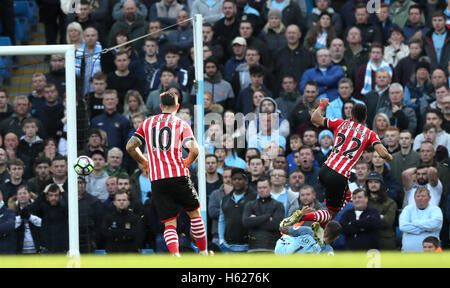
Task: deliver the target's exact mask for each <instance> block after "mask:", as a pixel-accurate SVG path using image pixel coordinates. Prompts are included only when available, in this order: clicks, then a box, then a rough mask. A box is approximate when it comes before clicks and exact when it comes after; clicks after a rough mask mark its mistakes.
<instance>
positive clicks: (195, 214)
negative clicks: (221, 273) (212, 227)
mask: <svg viewBox="0 0 450 288" xmlns="http://www.w3.org/2000/svg"><path fill="white" fill-rule="evenodd" d="M187 214H188V215H189V217H190V218H191V233H192V236H193V237H194V239H195V244H196V245H197V247H198V253H199V254H206V255H207V254H208V251H207V250H206V230H205V224H204V223H203V218H202V216H201V215H200V211H199V210H198V209H197V210H194V211H187Z"/></svg>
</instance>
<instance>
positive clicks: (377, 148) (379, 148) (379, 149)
mask: <svg viewBox="0 0 450 288" xmlns="http://www.w3.org/2000/svg"><path fill="white" fill-rule="evenodd" d="M373 149H375V151H377V153H378V155H380V157H381V158H383V159H384V160H386V161H392V155H391V154H390V153H389V152H388V151H387V149H386V147H384V145H383V144H381V142H378V143H375V145H374V146H373Z"/></svg>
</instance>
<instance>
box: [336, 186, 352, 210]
mask: <svg viewBox="0 0 450 288" xmlns="http://www.w3.org/2000/svg"><path fill="white" fill-rule="evenodd" d="M351 200H352V191H350V190H348V191H347V193H346V194H345V200H344V204H342V207H341V209H340V210H339V211H342V209H344V207H345V205H347V204H348V202H350V201H351Z"/></svg>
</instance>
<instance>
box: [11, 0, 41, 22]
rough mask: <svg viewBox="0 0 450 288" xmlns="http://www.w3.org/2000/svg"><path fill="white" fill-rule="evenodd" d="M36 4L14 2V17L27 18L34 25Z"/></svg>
mask: <svg viewBox="0 0 450 288" xmlns="http://www.w3.org/2000/svg"><path fill="white" fill-rule="evenodd" d="M35 6H36V3H33V2H28V1H14V16H16V18H17V17H25V18H27V20H28V22H29V23H32V24H34V22H35V21H36V20H35V19H34V18H35V17H34V8H35Z"/></svg>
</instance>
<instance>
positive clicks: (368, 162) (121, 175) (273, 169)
mask: <svg viewBox="0 0 450 288" xmlns="http://www.w3.org/2000/svg"><path fill="white" fill-rule="evenodd" d="M37 3H38V5H39V12H40V21H41V22H42V23H44V25H45V36H46V41H47V43H48V44H56V43H70V44H74V45H75V48H76V67H75V71H76V75H77V106H76V107H70V109H76V111H77V130H78V131H77V145H78V146H77V147H78V151H79V152H78V154H79V155H88V156H90V157H91V158H92V159H93V161H94V163H95V168H94V171H93V172H92V174H91V175H89V176H87V177H79V178H78V195H79V197H78V199H79V210H80V212H79V217H80V221H79V225H80V229H79V231H80V250H81V252H82V253H93V252H95V251H99V250H105V251H106V253H115V252H138V251H141V250H142V249H153V250H154V251H155V252H156V253H164V252H167V251H168V250H167V247H166V246H165V242H164V237H163V232H164V229H163V225H162V224H161V223H160V221H159V218H158V215H157V213H156V211H155V208H154V206H153V204H152V194H151V185H150V182H149V181H148V179H147V178H146V177H145V176H144V175H143V171H142V167H140V166H138V165H137V163H135V162H134V161H133V160H132V159H131V158H130V156H129V155H128V153H126V151H125V145H126V143H127V141H128V139H129V138H130V137H131V135H133V133H134V131H136V129H137V128H138V127H139V125H140V124H141V123H142V122H143V121H144V119H145V118H146V117H147V116H150V115H155V114H158V113H160V111H161V109H160V99H159V94H160V93H161V92H162V91H165V90H167V89H168V88H170V87H176V88H178V89H179V90H181V91H182V94H183V97H182V100H181V101H180V102H181V106H180V109H179V111H178V112H177V116H179V117H180V118H182V119H183V120H184V121H186V122H188V123H189V124H191V125H192V126H193V125H194V121H195V117H194V105H195V104H196V90H197V88H198V87H197V86H196V82H195V81H194V80H195V65H194V60H193V59H194V49H193V31H192V22H191V21H190V20H189V19H190V17H193V15H194V14H196V13H200V14H202V15H203V17H204V18H205V22H204V24H203V58H204V59H203V60H204V72H205V80H204V82H205V83H204V89H205V94H204V106H205V107H204V108H205V110H204V113H205V124H206V126H205V139H204V142H205V146H204V148H205V151H206V154H207V155H206V163H205V164H206V193H207V195H206V197H207V206H208V210H207V212H208V218H207V222H208V240H209V247H210V249H212V250H215V251H222V252H229V253H235V252H245V251H248V252H257V251H273V249H274V246H275V243H276V240H277V239H278V238H279V237H280V232H279V231H278V225H279V222H280V221H281V220H282V219H283V218H285V217H288V216H290V215H291V214H292V213H293V212H294V211H296V210H297V209H301V208H303V207H305V206H309V207H312V208H314V209H316V210H318V209H324V207H325V205H324V203H323V201H324V194H323V189H322V187H321V184H320V183H319V181H318V174H319V167H320V166H321V165H323V163H324V161H325V160H326V158H327V157H328V155H330V153H331V151H332V149H333V143H335V140H337V139H334V137H335V135H334V133H333V132H332V131H330V130H327V129H324V128H322V127H317V126H315V125H314V124H312V123H311V121H310V117H311V116H310V115H311V113H312V111H314V110H315V108H317V106H318V104H319V99H320V98H322V97H327V98H328V99H329V100H330V105H329V106H328V108H327V110H326V117H329V118H342V119H347V120H350V119H351V109H352V107H353V105H355V103H363V104H365V105H366V107H367V111H368V115H367V121H366V125H367V127H368V128H370V129H372V130H374V131H375V132H376V133H377V134H378V135H379V137H380V139H381V140H382V143H383V144H384V145H385V146H386V147H387V149H388V150H389V152H390V153H391V154H392V155H393V160H392V161H391V162H386V161H385V160H383V159H382V158H381V157H379V155H378V154H377V153H376V152H375V151H374V150H373V149H371V147H369V148H368V149H367V150H366V151H365V152H364V154H363V156H362V157H361V159H360V161H359V162H358V163H357V164H356V165H355V167H354V169H353V171H352V176H351V177H350V179H349V189H350V190H351V191H352V192H353V196H352V200H353V201H351V202H350V203H349V204H348V205H347V206H346V207H345V208H344V209H343V211H341V213H339V215H338V217H337V218H336V219H335V220H337V221H339V222H340V223H341V225H342V227H343V234H342V235H341V237H339V239H338V240H336V241H335V242H333V243H332V246H333V247H334V248H335V249H336V250H367V249H382V250H383V249H386V250H401V251H405V252H407V251H422V250H426V251H430V250H432V251H434V250H436V249H444V250H445V249H448V248H449V245H450V241H449V222H450V185H449V182H450V181H449V179H450V170H449V151H450V136H449V133H450V91H449V79H450V75H449V72H450V42H449V38H450V30H449V29H450V2H449V4H448V5H447V4H446V3H445V1H441V0H417V1H416V2H414V1H412V0H396V1H393V0H391V1H382V3H381V7H380V10H379V11H377V12H376V13H370V12H369V11H372V9H368V6H367V1H357V0H350V1H328V0H314V1H313V0H267V1H256V0H187V1H185V0H160V1H157V0H125V1H124V0H94V1H86V0H81V1H80V4H79V9H78V10H77V11H76V12H75V13H69V14H65V13H62V11H61V8H60V6H59V5H60V1H50V0H42V1H37ZM0 17H1V18H2V21H7V19H6V18H7V16H5V15H1V16H0ZM7 27H9V26H6V28H7ZM4 28H5V26H4ZM146 33H151V34H150V36H148V37H147V38H144V39H140V40H139V41H133V42H131V43H128V44H126V45H123V46H120V47H119V48H116V49H112V50H111V51H109V52H107V53H100V52H101V51H102V50H103V49H104V48H109V47H112V46H115V45H118V44H122V43H125V42H127V41H130V40H132V39H134V38H136V37H140V36H142V35H144V34H146ZM58 35H59V40H58V39H57V38H58V37H57V36H58ZM49 64H50V72H49V73H47V74H42V73H35V74H34V75H33V78H32V82H31V83H29V85H30V86H31V87H32V88H33V92H32V93H31V94H30V95H23V96H17V97H15V98H14V99H13V100H12V101H11V103H9V102H8V93H7V91H6V90H5V89H3V88H2V89H0V136H1V137H0V144H1V148H0V190H1V192H2V193H0V197H1V198H0V216H1V217H0V252H1V253H63V252H66V251H67V249H68V220H67V213H68V212H67V211H68V208H67V187H68V185H67V169H71V163H67V158H66V153H67V145H70V144H71V143H67V139H66V132H67V127H66V114H67V113H66V108H67V107H66V106H65V93H64V92H65V85H66V83H65V70H64V69H65V60H64V57H63V56H62V55H51V57H50V58H49ZM144 146H145V145H144ZM144 146H142V150H143V151H145V150H146V147H144ZM184 152H186V151H184ZM197 167H198V163H197V164H194V165H192V167H190V169H191V174H192V180H193V183H194V185H195V186H196V187H198V180H197V175H196V174H197ZM177 221H178V225H177V227H178V228H177V232H178V234H179V239H180V247H181V251H182V252H183V251H195V250H196V247H195V245H194V244H193V243H195V242H193V241H192V238H191V235H190V232H189V231H190V228H189V219H188V217H187V215H186V214H185V212H184V211H182V210H180V217H178V219H177ZM311 224H312V223H311V222H302V225H309V226H310V225H311ZM424 240H426V241H424Z"/></svg>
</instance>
